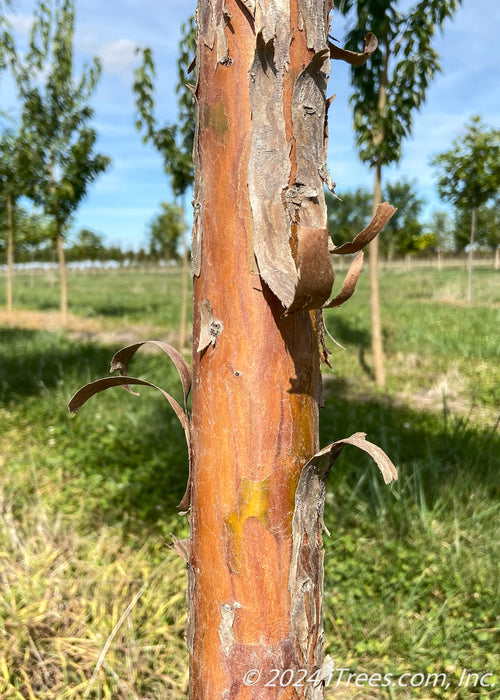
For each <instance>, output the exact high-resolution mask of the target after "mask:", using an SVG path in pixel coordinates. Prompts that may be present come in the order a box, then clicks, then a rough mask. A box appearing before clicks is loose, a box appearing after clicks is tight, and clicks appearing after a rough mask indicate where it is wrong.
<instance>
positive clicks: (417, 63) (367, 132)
mask: <svg viewBox="0 0 500 700" xmlns="http://www.w3.org/2000/svg"><path fill="white" fill-rule="evenodd" d="M460 3H461V0H419V1H418V2H416V3H415V5H413V6H412V7H411V8H409V9H408V10H406V11H404V12H402V11H400V10H399V9H398V5H399V3H398V1H397V0H362V1H359V2H355V1H354V0H341V1H340V2H339V3H338V5H337V6H336V7H337V9H338V10H339V11H340V12H341V13H343V14H345V15H349V16H350V17H351V22H352V23H353V24H355V27H354V28H353V29H351V31H350V32H349V34H348V37H347V46H348V47H349V48H352V49H354V50H356V49H357V47H359V45H360V44H361V43H362V41H363V37H364V36H365V34H366V33H367V32H368V31H372V32H374V33H375V35H376V36H377V38H378V42H379V50H378V51H375V53H374V54H373V55H372V57H371V59H370V62H369V65H364V66H353V67H352V69H351V76H352V86H353V94H352V97H351V102H352V105H353V108H354V111H353V116H354V127H355V132H356V143H357V146H358V149H359V155H360V158H361V160H362V161H364V162H367V163H369V164H370V166H371V167H374V166H375V165H376V164H377V162H379V163H380V164H381V165H388V164H390V163H395V162H398V161H399V160H400V158H401V153H402V141H403V139H404V138H406V137H408V136H409V135H410V134H411V130H412V123H413V112H414V111H415V110H416V109H419V108H420V107H421V105H422V103H423V102H424V100H425V97H426V92H427V88H428V86H429V83H430V82H431V80H432V78H433V77H434V75H435V74H436V72H437V71H439V70H440V65H439V60H438V58H439V57H438V55H437V53H436V52H435V50H434V49H433V48H432V39H433V37H434V35H435V31H436V27H441V26H442V24H443V22H444V21H445V20H446V19H447V18H450V17H452V16H453V14H454V12H455V10H456V9H457V6H458V5H459V4H460Z"/></svg>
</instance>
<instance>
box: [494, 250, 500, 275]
mask: <svg viewBox="0 0 500 700" xmlns="http://www.w3.org/2000/svg"><path fill="white" fill-rule="evenodd" d="M493 269H494V270H500V245H497V247H496V248H495V255H494V258H493Z"/></svg>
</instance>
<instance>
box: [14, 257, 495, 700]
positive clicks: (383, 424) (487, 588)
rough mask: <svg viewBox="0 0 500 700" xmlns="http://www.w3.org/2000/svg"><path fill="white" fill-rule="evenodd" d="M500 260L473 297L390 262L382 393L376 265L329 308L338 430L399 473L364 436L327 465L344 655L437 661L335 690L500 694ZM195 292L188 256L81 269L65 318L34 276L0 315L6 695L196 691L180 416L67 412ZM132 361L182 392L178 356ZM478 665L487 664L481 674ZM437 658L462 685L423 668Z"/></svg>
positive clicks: (152, 401) (331, 637)
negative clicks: (187, 601)
mask: <svg viewBox="0 0 500 700" xmlns="http://www.w3.org/2000/svg"><path fill="white" fill-rule="evenodd" d="M499 274H500V273H498V272H496V273H495V272H494V271H493V270H488V269H480V270H477V271H475V279H474V303H473V306H472V307H471V308H467V307H466V306H465V305H464V303H463V299H464V298H465V285H466V278H465V271H464V270H459V269H447V270H445V271H442V272H438V271H437V270H430V269H429V270H425V269H415V270H411V271H410V272H409V273H407V272H405V271H404V270H403V269H400V270H397V269H396V270H391V271H387V272H384V274H383V275H382V276H381V294H382V302H383V310H382V313H383V327H384V335H385V345H386V352H387V355H388V364H387V370H388V390H387V391H386V392H384V393H382V392H380V391H377V390H375V388H374V387H373V383H372V380H371V377H370V352H369V329H368V323H369V309H368V289H367V279H366V277H367V275H366V274H364V275H363V276H362V278H361V280H360V284H359V289H358V291H357V293H356V295H355V297H354V298H353V299H352V300H351V301H350V302H348V304H346V305H345V306H344V307H342V308H341V309H339V310H336V311H333V310H332V311H330V312H328V315H327V318H326V322H327V326H328V329H329V331H330V332H331V334H332V335H333V337H334V338H335V339H336V340H337V341H338V342H339V343H341V344H342V345H343V346H344V348H345V349H341V348H339V347H338V346H336V345H333V344H331V350H332V355H331V363H332V366H333V370H332V371H330V370H328V368H325V369H326V371H325V407H324V409H323V410H322V413H321V443H322V445H324V444H326V443H328V442H331V441H332V440H334V439H337V438H341V437H344V436H346V435H349V434H351V433H352V432H355V431H358V430H361V431H365V432H366V433H367V434H368V438H369V439H370V440H372V441H373V442H376V443H378V444H379V445H381V446H382V447H383V448H384V449H385V450H386V451H387V452H388V453H389V455H390V456H391V458H392V459H393V461H394V462H395V463H396V464H397V465H398V467H399V472H400V479H399V482H398V483H397V484H395V485H394V486H393V487H391V488H386V487H384V485H383V483H382V482H381V479H380V477H379V475H378V474H377V473H376V469H375V468H374V467H373V465H372V464H371V463H370V461H369V460H368V459H365V458H364V456H363V455H360V453H358V452H356V451H355V450H354V449H352V450H351V449H350V448H346V450H345V451H344V453H343V455H342V457H341V459H339V460H338V462H337V463H336V468H335V471H334V473H332V474H331V476H330V479H329V489H328V494H327V504H326V513H325V521H326V525H327V527H328V529H329V531H330V533H331V537H326V536H325V547H326V557H325V626H326V632H325V640H326V651H327V652H328V653H329V654H330V655H331V656H332V658H333V659H334V660H335V663H336V667H337V668H347V667H349V668H350V669H351V670H352V672H353V673H358V674H360V673H366V674H367V675H368V676H370V675H371V674H376V673H378V674H381V675H382V676H383V675H384V674H387V673H391V674H394V678H395V679H396V681H397V679H398V678H400V677H402V674H422V677H420V676H417V675H415V676H414V677H413V678H411V676H406V677H405V678H406V680H405V681H404V682H406V683H407V687H399V686H397V685H395V686H393V685H392V684H391V685H389V686H388V687H381V685H382V684H381V683H378V684H375V685H374V686H372V687H368V686H367V685H366V684H365V687H356V686H355V685H354V684H353V683H351V684H349V685H346V684H345V683H344V682H341V683H340V684H339V685H338V687H337V685H336V683H337V680H338V675H337V676H335V675H334V676H333V677H332V684H331V688H330V693H329V696H331V697H339V698H340V697H341V698H344V697H349V698H353V697H359V698H371V697H374V698H379V697H380V698H393V697H397V698H413V697H415V698H464V699H465V698H471V697H478V698H492V697H495V696H496V693H497V692H498V683H500V677H499V675H498V669H499V666H500V658H499V654H498V632H499V625H498V622H499V615H498V612H499V611H498V600H499V590H498V588H499V580H500V576H499V573H500V572H499V546H498V543H499V541H500V528H499V515H500V505H499V476H498V475H499V467H500V436H499V433H498V417H499V412H500V408H499V405H500V389H499V387H500V364H499V355H500V351H499V328H500V284H499V279H500V277H499ZM2 283H3V280H2V279H1V278H0V285H2V286H1V287H0V305H4V304H5V299H4V298H3V297H2V295H4V285H3V284H2ZM339 284H340V283H339ZM179 289H180V277H179V273H178V271H177V270H168V271H140V272H138V271H131V270H129V271H121V272H120V271H113V272H106V273H85V274H84V273H72V275H71V277H70V311H71V313H72V314H73V317H72V319H71V324H70V331H69V332H66V333H62V332H60V331H55V330H54V331H47V330H44V329H43V327H42V326H43V319H44V318H45V316H44V315H42V314H41V312H43V314H47V316H46V318H49V316H50V315H51V314H52V313H53V312H55V311H56V310H57V303H58V302H57V286H56V285H55V284H53V280H51V279H50V277H49V278H47V277H43V278H42V277H41V276H39V275H33V276H30V275H29V274H23V275H21V274H19V275H17V276H16V287H15V295H14V304H15V305H16V307H17V309H22V310H24V312H23V313H22V314H19V315H18V323H17V324H16V323H14V325H13V326H12V327H7V326H6V325H4V326H1V327H0V422H1V423H0V424H1V426H2V431H1V437H0V440H1V448H0V698H1V699H2V700H3V699H4V698H5V699H8V700H11V699H12V700H14V699H15V698H27V699H29V700H33V699H36V700H49V699H50V700H53V699H54V700H55V699H58V700H59V699H61V700H70V699H74V698H75V699H76V698H84V697H88V698H93V699H97V698H113V699H117V700H132V699H134V700H135V699H137V700H139V699H141V700H146V699H147V698H149V699H151V700H153V699H154V700H157V699H158V700H160V699H163V698H172V699H174V698H182V697H186V694H187V668H186V660H187V654H186V651H185V646H184V641H183V633H184V624H185V609H184V591H185V576H184V563H183V562H182V560H181V559H180V558H179V557H178V556H177V555H176V554H174V553H173V552H172V550H171V549H170V548H169V543H170V542H171V540H172V537H171V535H170V533H174V535H175V536H177V537H179V538H181V537H183V536H185V535H186V531H187V528H186V521H185V519H182V518H180V517H179V516H178V515H176V507H175V506H176V504H177V503H178V502H179V500H180V498H181V496H182V493H183V489H184V486H185V480H186V449H185V447H184V444H183V434H182V429H181V428H180V426H179V425H178V424H177V422H176V419H175V417H174V416H173V415H172V412H171V411H170V409H169V407H168V405H167V404H166V402H165V401H164V400H163V399H162V398H161V397H157V396H156V395H155V394H154V392H151V391H149V390H148V389H143V390H141V392H140V393H141V396H140V398H139V399H137V398H135V397H133V396H130V395H127V394H125V393H124V392H123V391H121V390H120V389H116V390H113V391H108V392H105V393H104V394H102V395H101V396H100V397H98V398H96V399H93V400H92V402H91V403H89V405H88V406H87V407H85V408H84V409H82V411H81V412H80V413H79V414H78V416H77V417H76V418H71V417H70V416H69V415H68V412H67V409H66V404H67V401H68V399H69V398H70V397H71V395H72V393H73V392H74V391H75V389H76V388H78V387H79V386H81V385H82V384H84V383H85V382H87V381H90V380H92V379H95V378H97V377H99V376H105V375H106V374H107V372H108V367H109V360H110V358H111V356H112V355H113V353H114V352H115V350H116V349H117V348H118V347H119V346H120V343H118V345H117V344H116V342H115V338H116V339H121V338H123V339H124V342H123V343H122V344H127V343H128V342H129V341H130V342H132V341H133V340H136V339H137V340H141V339H144V338H143V337H142V336H141V335H136V333H137V334H138V333H140V332H141V331H143V330H148V331H151V332H153V334H154V337H157V338H160V337H162V338H168V339H171V340H173V341H175V338H176V336H177V328H178V315H179V300H178V292H179ZM31 312H33V313H31ZM37 312H39V313H37ZM30 314H31V315H30ZM37 326H39V327H37ZM132 370H133V372H132V373H133V374H135V375H136V376H142V377H145V378H148V379H150V380H151V381H153V382H154V383H156V384H159V385H160V386H162V387H164V388H168V389H169V391H171V392H172V393H173V394H174V395H176V396H177V397H178V398H180V395H181V390H180V386H179V383H178V380H177V379H176V376H175V373H174V372H173V371H172V369H171V367H170V366H169V364H168V362H167V361H166V360H165V359H164V358H163V357H161V356H159V355H157V354H155V353H145V354H143V355H139V356H138V357H137V359H134V364H133V365H132ZM162 402H163V403H162ZM464 669H467V672H471V673H472V672H474V673H477V674H479V675H478V676H477V679H476V677H475V676H470V677H469V683H468V686H467V687H466V686H465V683H464V682H463V683H462V685H461V686H460V685H459V679H460V677H461V675H462V673H463V671H464ZM438 673H444V674H446V683H447V684H449V685H447V686H446V685H445V686H443V685H442V683H443V677H440V678H439V679H438V680H437V681H436V683H435V685H433V678H431V680H430V682H429V683H427V684H425V678H424V677H426V676H427V674H438ZM486 673H493V674H496V675H494V676H488V677H487V678H485V680H484V683H485V685H484V686H482V687H481V686H480V683H479V678H480V677H481V676H482V674H486ZM360 678H361V676H360ZM343 680H345V679H343ZM476 680H477V682H476V685H475V686H474V682H475V681H476ZM411 682H413V686H414V687H412V686H411ZM493 683H496V684H497V685H496V688H495V687H493V686H492V684H493ZM486 684H488V685H486Z"/></svg>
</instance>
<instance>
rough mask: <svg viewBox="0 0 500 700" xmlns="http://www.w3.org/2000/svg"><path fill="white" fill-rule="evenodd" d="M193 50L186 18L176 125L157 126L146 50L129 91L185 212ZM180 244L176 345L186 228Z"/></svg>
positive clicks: (182, 327) (182, 335)
mask: <svg viewBox="0 0 500 700" xmlns="http://www.w3.org/2000/svg"><path fill="white" fill-rule="evenodd" d="M195 49H196V32H195V24H194V17H190V18H189V19H188V20H187V22H185V23H184V24H183V25H182V27H181V39H180V42H179V60H178V62H177V75H178V81H177V85H176V88H175V90H176V93H177V96H178V119H177V123H176V124H166V125H164V126H163V127H160V126H158V122H157V119H156V116H155V98H154V94H155V80H156V68H155V64H154V58H153V52H152V50H151V49H150V48H145V49H143V50H142V63H141V65H140V66H139V68H137V69H136V71H135V73H134V85H133V90H134V93H135V97H136V107H137V113H138V118H137V122H136V126H137V129H138V130H139V131H142V133H143V141H144V143H148V142H149V143H151V144H152V145H153V146H154V147H155V148H156V150H157V151H158V152H159V153H160V155H161V156H162V158H163V167H164V169H165V172H166V174H167V175H168V177H169V178H170V184H171V187H172V192H173V194H174V196H175V197H176V198H177V199H178V200H180V201H181V203H182V209H183V211H184V212H185V210H186V201H185V197H186V192H187V190H188V189H189V188H190V187H191V186H192V184H193V177H194V164H193V141H194V129H195V111H194V101H193V92H192V90H191V88H190V87H188V86H187V85H186V81H187V80H188V77H189V72H190V68H191V64H192V62H193V58H194V54H195ZM181 243H182V291H181V295H182V296H181V318H180V324H179V345H180V347H181V348H183V347H184V345H185V342H186V314H187V293H188V250H187V243H186V225H185V224H184V231H183V234H182V236H181Z"/></svg>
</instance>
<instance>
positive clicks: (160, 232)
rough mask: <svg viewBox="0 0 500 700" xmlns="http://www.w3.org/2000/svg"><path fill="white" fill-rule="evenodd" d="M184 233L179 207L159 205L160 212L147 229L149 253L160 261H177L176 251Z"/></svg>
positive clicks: (168, 203) (166, 203) (177, 254)
mask: <svg viewBox="0 0 500 700" xmlns="http://www.w3.org/2000/svg"><path fill="white" fill-rule="evenodd" d="M183 233H184V217H183V212H182V209H181V207H178V206H175V205H174V204H170V202H162V203H161V212H160V213H159V214H157V215H156V216H155V217H154V218H153V219H152V220H151V222H150V224H149V227H148V245H149V253H150V255H151V256H152V257H154V258H156V259H162V260H178V259H179V253H178V250H177V247H178V244H179V241H180V239H181V236H182V235H183Z"/></svg>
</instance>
